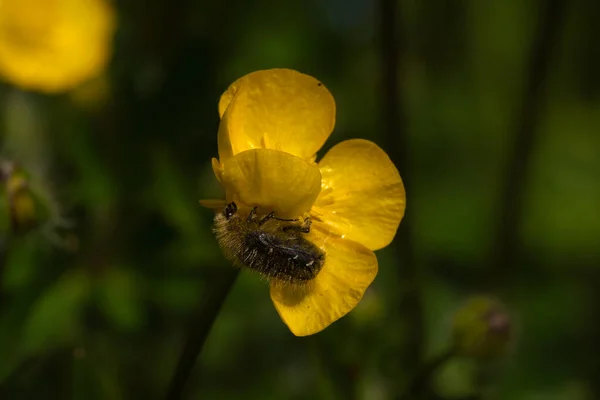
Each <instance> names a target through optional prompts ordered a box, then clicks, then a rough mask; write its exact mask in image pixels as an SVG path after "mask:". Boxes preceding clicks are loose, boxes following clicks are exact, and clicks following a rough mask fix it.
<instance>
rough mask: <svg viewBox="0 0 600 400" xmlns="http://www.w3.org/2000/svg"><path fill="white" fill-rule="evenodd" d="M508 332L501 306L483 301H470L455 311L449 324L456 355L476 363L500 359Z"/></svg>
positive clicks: (509, 325) (508, 318)
mask: <svg viewBox="0 0 600 400" xmlns="http://www.w3.org/2000/svg"><path fill="white" fill-rule="evenodd" d="M511 334H512V329H511V321H510V317H509V315H508V313H507V312H506V310H505V309H504V307H503V305H502V304H500V303H499V302H497V301H495V300H493V299H490V298H487V297H473V298H471V299H469V300H468V301H467V303H466V304H465V305H464V306H463V307H462V308H460V309H459V311H458V312H457V313H456V315H455V317H454V321H453V344H454V348H455V350H456V353H457V354H458V355H462V356H466V357H472V358H476V359H480V360H489V359H493V358H496V357H499V356H501V355H502V354H503V353H504V352H505V351H506V349H507V347H508V344H509V342H510V339H511Z"/></svg>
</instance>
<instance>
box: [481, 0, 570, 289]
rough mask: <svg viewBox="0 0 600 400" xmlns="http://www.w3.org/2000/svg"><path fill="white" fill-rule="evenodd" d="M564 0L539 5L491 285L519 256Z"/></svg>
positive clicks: (506, 179) (509, 159)
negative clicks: (527, 198) (535, 152)
mask: <svg viewBox="0 0 600 400" xmlns="http://www.w3.org/2000/svg"><path fill="white" fill-rule="evenodd" d="M566 4H567V2H566V1H565V0H548V1H542V2H540V3H539V7H540V17H539V22H538V27H537V31H536V33H535V34H534V38H533V40H534V41H533V45H532V48H531V52H530V60H529V63H528V66H527V71H526V74H525V83H524V89H523V96H522V103H521V105H520V109H519V110H518V112H517V115H516V120H515V121H516V122H515V128H514V136H513V138H512V144H511V147H510V148H509V150H508V153H507V157H506V160H507V163H506V171H505V175H504V177H503V180H502V182H503V186H502V188H501V192H500V203H499V207H500V210H499V213H498V222H497V228H496V229H497V232H496V237H495V241H494V250H493V251H492V260H491V262H490V265H491V267H492V273H491V274H489V276H490V279H491V280H492V282H490V286H491V287H492V288H494V287H501V286H502V282H503V281H505V280H506V278H507V277H508V276H509V275H510V272H509V271H510V270H511V268H512V266H513V265H514V264H515V261H516V258H517V255H518V253H519V242H520V241H519V231H520V226H521V225H520V224H521V223H522V221H523V211H524V199H525V188H526V185H527V182H528V180H529V173H530V170H531V161H532V155H533V151H534V149H535V146H536V143H537V141H538V138H539V132H538V129H537V125H538V122H539V120H540V111H541V109H542V106H543V105H544V100H545V97H546V81H547V79H548V75H549V71H550V64H551V60H552V54H553V52H554V49H555V47H556V45H557V42H558V40H559V38H560V32H561V29H562V27H563V23H564V19H565V16H566V14H565V11H566V8H567V7H566Z"/></svg>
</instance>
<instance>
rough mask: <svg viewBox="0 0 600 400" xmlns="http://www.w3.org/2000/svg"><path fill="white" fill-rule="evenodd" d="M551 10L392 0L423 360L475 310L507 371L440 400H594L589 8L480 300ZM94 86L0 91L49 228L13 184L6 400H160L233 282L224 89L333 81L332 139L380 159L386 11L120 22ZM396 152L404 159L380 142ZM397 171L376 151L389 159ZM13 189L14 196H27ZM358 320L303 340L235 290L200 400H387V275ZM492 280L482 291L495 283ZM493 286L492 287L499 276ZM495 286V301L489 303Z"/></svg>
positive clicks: (196, 10) (464, 369)
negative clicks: (220, 239)
mask: <svg viewBox="0 0 600 400" xmlns="http://www.w3.org/2000/svg"><path fill="white" fill-rule="evenodd" d="M543 4H544V1H542V0H527V1H515V0H513V1H505V2H481V1H475V0H472V1H446V0H429V1H423V2H401V16H399V17H400V21H401V27H402V37H403V41H404V47H405V48H404V51H403V56H402V58H401V85H400V87H399V88H398V89H399V90H400V93H401V95H402V98H403V99H404V103H405V105H406V110H404V111H405V114H406V117H407V124H408V128H407V132H406V133H407V134H408V139H409V149H408V152H409V154H410V160H409V162H410V164H409V167H410V170H409V171H400V172H401V174H402V175H403V176H407V175H408V174H410V183H411V186H407V194H408V197H409V199H408V208H407V212H408V213H410V215H411V216H412V222H413V224H412V226H411V227H412V230H413V235H414V238H413V239H414V240H413V246H414V249H415V255H416V256H415V263H416V267H417V268H418V272H419V278H420V286H419V287H418V288H416V289H415V290H419V292H420V294H421V296H422V299H423V302H424V305H425V315H424V318H425V330H424V332H425V333H426V334H425V336H423V337H422V345H423V346H424V347H425V350H426V353H427V355H428V356H434V355H435V354H438V353H439V352H440V351H443V350H444V349H445V348H446V347H447V346H448V344H449V342H450V340H451V326H452V317H453V315H454V314H455V312H456V310H458V309H459V308H460V307H461V305H462V304H464V302H465V300H466V299H468V298H470V297H471V296H472V295H475V294H481V293H482V292H487V291H489V292H494V294H495V295H497V296H499V297H500V300H501V301H502V303H503V304H504V305H505V306H506V308H507V310H508V312H509V314H510V315H511V317H512V326H513V333H514V335H513V336H514V338H513V341H512V342H511V343H510V345H509V350H508V354H507V355H506V356H505V357H503V358H502V359H500V360H496V361H495V362H494V363H479V362H474V361H473V360H468V359H467V360H466V359H456V360H452V361H450V362H448V363H447V364H446V365H444V366H443V367H442V368H440V369H439V370H438V371H437V372H436V374H435V377H434V379H433V380H432V385H433V389H434V390H435V391H436V392H437V393H438V394H439V395H440V396H443V397H444V398H456V397H460V396H466V395H468V394H471V393H473V392H476V393H480V394H481V396H482V398H490V399H514V400H519V399H551V400H553V399H556V400H562V399H564V400H567V399H568V400H587V399H593V398H598V397H600V362H598V357H597V356H596V355H595V352H594V351H592V350H591V349H593V348H595V346H596V344H597V342H598V340H599V339H600V324H599V322H598V318H597V316H598V304H600V298H599V294H598V293H600V291H599V290H598V289H599V287H598V286H599V285H600V135H599V131H600V75H599V74H598V73H597V72H598V70H599V67H600V52H599V51H598V45H597V38H598V37H600V26H599V25H598V24H597V20H598V17H600V6H599V5H598V3H597V2H594V1H592V0H578V1H574V2H570V3H568V13H567V15H566V24H565V26H563V27H561V31H560V36H559V37H560V41H559V43H558V46H557V48H556V52H555V54H554V55H553V57H552V63H551V69H550V76H549V79H548V80H547V82H546V85H547V88H548V90H547V91H546V96H544V97H543V103H542V104H541V105H540V107H541V119H540V123H539V125H538V126H536V127H535V129H537V130H538V135H537V137H538V140H537V142H536V143H535V148H534V152H533V155H532V160H531V161H532V169H531V171H529V172H530V174H528V175H526V176H527V185H526V191H525V199H526V202H525V210H524V213H523V215H524V220H523V221H521V224H520V229H519V241H520V243H521V247H520V248H519V252H518V254H517V255H516V258H515V260H514V265H509V266H507V270H508V271H509V277H508V279H507V280H503V281H501V282H500V281H499V282H497V284H496V285H493V284H492V287H490V286H489V285H488V284H489V281H490V279H489V278H490V274H491V272H490V270H489V268H488V266H489V265H490V260H489V259H488V255H489V253H490V252H491V250H493V248H494V246H495V245H496V244H495V243H494V239H493V238H494V237H495V236H494V229H496V225H497V218H498V216H497V207H498V204H497V202H498V201H499V200H498V199H499V197H498V194H499V190H500V189H499V188H500V180H501V177H502V171H503V170H504V168H505V167H506V165H507V164H508V163H511V162H513V161H514V160H512V159H510V157H509V156H508V154H510V153H509V152H508V151H507V149H508V148H509V146H510V143H511V141H512V139H511V138H512V137H513V133H514V125H515V118H517V116H518V112H517V108H518V105H519V104H520V102H521V101H522V99H521V98H520V96H521V93H522V91H523V86H524V85H525V84H526V82H525V76H526V75H525V70H526V69H527V60H528V55H529V52H530V48H531V45H532V42H533V40H534V39H533V34H534V31H535V27H536V26H537V24H538V23H539V21H540V18H541V16H542V15H543V14H542V13H541V12H540V10H542V9H543ZM114 5H115V10H116V13H117V15H118V17H117V22H118V28H117V32H116V36H115V39H114V50H113V53H114V55H113V58H112V61H111V63H110V65H109V68H108V70H107V71H106V73H105V75H104V76H101V77H98V78H96V79H95V80H92V81H89V82H87V83H86V84H84V86H80V87H78V88H77V89H75V90H74V91H71V92H69V93H67V94H61V95H41V94H37V93H34V92H24V91H21V90H19V89H17V88H16V87H13V86H11V85H10V84H9V83H8V82H2V83H0V107H1V109H0V135H1V140H2V148H1V151H2V152H1V154H0V157H2V160H3V161H4V160H6V161H9V162H12V163H15V165H18V166H19V168H22V170H23V171H24V173H25V174H26V175H25V176H26V180H27V182H28V185H26V186H23V187H21V189H22V190H25V189H26V190H30V192H23V191H21V192H20V193H28V195H29V196H32V197H31V199H33V200H34V201H36V202H37V203H36V204H39V205H40V207H41V210H43V213H42V214H40V215H43V218H41V220H40V224H39V225H36V227H35V229H33V230H28V231H27V232H14V231H13V230H12V229H11V228H10V224H9V223H5V221H10V219H11V218H13V217H14V216H13V214H11V212H12V211H11V208H10V203H11V202H14V201H15V198H14V196H13V197H11V196H12V195H11V193H13V194H14V192H10V189H9V186H7V181H6V179H4V175H3V180H2V184H3V189H2V199H1V201H0V205H1V207H2V209H1V210H0V212H1V213H2V216H1V217H0V221H2V225H1V226H2V232H1V236H0V246H1V248H0V250H1V252H0V256H1V257H0V278H1V279H0V398H2V399H28V398H39V397H42V396H43V397H45V398H51V399H53V398H56V399H65V398H73V399H88V398H89V399H137V398H144V399H154V398H162V396H163V393H164V392H165V390H166V387H167V385H168V382H169V380H170V378H171V374H172V373H173V370H174V367H175V364H176V361H177V358H178V356H179V352H180V350H181V348H182V345H183V341H184V339H185V335H186V332H187V330H188V328H189V326H190V324H191V323H192V318H193V316H194V311H195V309H196V307H197V305H198V304H199V302H200V300H201V299H202V296H203V292H204V291H205V290H206V288H208V287H210V286H211V282H212V281H213V280H214V279H215V277H217V276H219V275H220V273H221V271H223V269H224V268H230V267H229V265H227V263H226V262H225V260H224V259H223V257H222V255H221V254H220V252H219V250H218V247H217V244H216V241H215V239H214V237H213V235H212V231H211V222H212V214H211V212H210V211H209V210H206V209H202V208H201V207H199V206H198V203H197V200H198V199H200V198H211V197H218V196H220V194H221V193H220V191H219V190H220V189H219V187H218V184H217V182H216V181H215V180H214V177H213V174H212V170H211V167H210V158H211V157H213V156H215V155H216V149H217V144H216V132H217V126H218V114H217V102H218V98H219V95H220V94H221V92H222V91H223V90H225V89H226V88H227V86H228V84H229V83H231V82H233V81H234V80H235V79H236V78H238V77H240V76H242V75H243V74H245V73H247V72H250V71H253V70H257V69H263V68H271V67H288V68H294V69H297V70H300V71H302V72H306V73H309V74H311V75H313V76H315V77H317V78H318V79H320V80H321V81H323V82H324V83H325V85H326V86H327V87H328V88H329V89H330V90H331V92H332V93H333V95H334V97H335V99H336V102H337V124H336V129H335V131H334V134H333V135H332V138H331V140H330V141H328V143H327V144H326V145H325V148H324V151H325V150H326V149H328V148H329V147H331V146H332V145H333V144H334V143H337V142H339V141H341V140H343V139H346V138H351V137H363V138H369V139H371V140H374V141H376V142H378V143H380V144H383V138H384V135H385V133H384V132H383V129H382V127H383V121H382V113H381V106H382V102H383V99H382V96H381V85H382V84H384V83H382V82H381V81H380V65H381V59H382V55H381V54H380V50H379V49H380V45H379V40H380V37H379V22H378V18H377V16H378V10H377V6H378V5H377V3H375V2H370V1H366V0H362V1H361V0H352V1H349V2H344V1H341V0H330V1H324V2H317V1H309V2H275V1H272V0H258V1H256V2H242V1H234V2H203V1H191V0H188V1H174V2H172V1H167V0H150V1H139V0H138V1H116V2H115V4H114ZM392 142H393V141H392ZM387 150H389V149H387ZM23 188H25V189H23ZM377 254H378V259H379V261H380V273H379V276H378V277H377V279H376V280H375V283H374V284H373V287H372V288H371V289H370V290H369V292H368V293H367V295H366V296H365V299H364V300H363V301H362V302H361V303H360V305H359V306H358V307H357V309H356V310H354V311H353V312H352V313H351V314H350V315H349V316H348V317H346V318H343V319H342V320H340V321H338V322H336V323H335V324H333V325H332V326H331V327H330V328H328V329H327V330H325V331H324V332H322V333H320V334H318V335H316V336H314V337H309V338H296V337H293V336H292V334H291V333H290V332H289V331H288V330H287V328H286V327H285V326H284V325H283V324H282V323H281V321H280V319H279V317H278V316H277V315H276V311H275V310H274V308H273V307H272V305H271V304H270V299H269V297H268V291H267V290H266V287H265V284H264V282H262V281H260V280H259V279H256V277H255V276H252V275H250V274H245V273H243V274H242V275H241V276H240V279H239V280H238V281H237V283H236V285H235V286H234V288H233V290H232V292H231V293H230V296H229V297H228V299H227V301H226V303H225V305H224V307H223V309H222V312H221V314H220V315H219V317H218V319H217V321H216V324H215V325H214V327H213V329H212V332H211V334H210V336H209V338H208V341H207V343H206V346H205V348H204V351H203V354H202V357H201V358H200V359H199V362H198V365H197V368H196V369H195V371H194V374H193V376H192V379H191V380H190V382H189V387H188V389H189V391H188V396H189V398H209V399H211V398H219V399H226V398H235V399H237V398H244V399H265V398H275V399H279V398H282V399H303V398H354V397H356V398H364V399H388V398H394V393H396V392H397V391H398V390H399V388H400V389H401V388H403V387H404V386H406V384H407V381H408V380H409V379H410V377H411V376H413V375H414V374H415V372H416V371H401V373H398V374H395V375H390V372H389V371H392V370H393V368H391V366H393V365H394V363H395V360H396V359H397V358H398V357H399V354H398V353H397V350H398V349H399V348H400V347H401V343H402V340H403V329H402V326H401V323H400V322H399V321H400V319H399V315H398V304H396V302H397V300H398V296H397V288H398V286H399V283H398V276H399V274H398V268H399V267H398V259H397V257H398V254H396V253H395V252H394V249H393V248H388V249H384V250H382V251H379V252H378V253H377ZM492 278H493V277H492ZM491 281H492V282H494V280H493V279H491ZM484 282H485V284H484Z"/></svg>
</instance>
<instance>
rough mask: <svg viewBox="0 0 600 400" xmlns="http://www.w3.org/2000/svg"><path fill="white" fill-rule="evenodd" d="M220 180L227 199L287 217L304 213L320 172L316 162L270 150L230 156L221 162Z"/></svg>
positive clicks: (312, 198)
mask: <svg viewBox="0 0 600 400" xmlns="http://www.w3.org/2000/svg"><path fill="white" fill-rule="evenodd" d="M221 179H222V182H223V185H224V186H225V190H226V192H227V198H228V199H229V198H233V199H235V200H236V201H239V202H241V203H243V204H245V205H247V206H259V207H260V209H261V210H264V211H265V212H270V211H274V212H275V213H277V215H279V216H281V217H286V218H287V217H297V216H300V215H303V214H304V213H305V212H307V211H308V210H309V209H310V207H311V206H312V205H313V203H314V202H315V199H316V198H317V196H318V195H319V191H320V190H321V173H320V172H319V168H317V166H316V165H315V164H311V163H309V162H307V161H305V160H303V159H301V158H299V157H296V156H293V155H291V154H288V153H284V152H281V151H277V150H270V149H255V150H247V151H244V152H242V153H239V154H237V155H235V156H233V157H232V158H231V159H229V160H228V161H227V162H226V163H225V164H223V174H222V176H221Z"/></svg>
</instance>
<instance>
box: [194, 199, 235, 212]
mask: <svg viewBox="0 0 600 400" xmlns="http://www.w3.org/2000/svg"><path fill="white" fill-rule="evenodd" d="M198 202H199V203H200V205H201V206H202V207H206V208H210V209H212V210H215V211H222V210H223V209H225V206H226V205H227V204H228V203H227V200H216V199H203V200H198Z"/></svg>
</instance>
